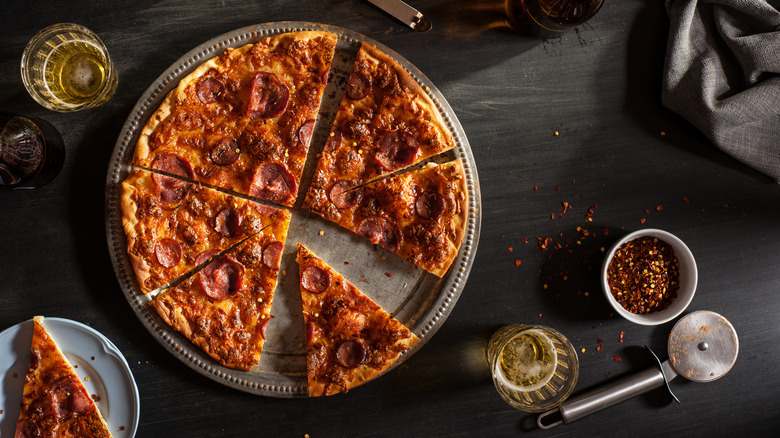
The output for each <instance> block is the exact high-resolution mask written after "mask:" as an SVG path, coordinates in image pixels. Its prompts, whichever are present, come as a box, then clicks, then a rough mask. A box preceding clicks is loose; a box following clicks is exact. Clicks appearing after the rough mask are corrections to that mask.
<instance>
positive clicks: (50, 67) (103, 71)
mask: <svg viewBox="0 0 780 438" xmlns="http://www.w3.org/2000/svg"><path fill="white" fill-rule="evenodd" d="M22 82H24V86H25V88H27V91H28V92H29V93H30V95H31V96H32V97H33V99H35V100H36V101H37V102H38V103H40V104H41V105H43V106H45V107H46V108H48V109H50V110H54V111H59V112H70V111H78V110H82V109H85V108H92V107H96V106H100V105H102V104H104V103H105V102H106V101H108V99H109V98H110V97H111V96H112V95H113V94H114V90H116V82H117V71H116V67H115V66H114V64H113V63H112V62H111V58H110V57H109V56H108V50H106V46H105V45H104V44H103V42H102V41H101V40H100V38H98V36H97V35H95V34H94V33H93V32H92V31H91V30H89V29H87V28H86V27H84V26H80V25H78V24H71V23H60V24H54V25H51V26H49V27H47V28H45V29H43V30H41V31H40V32H38V33H37V34H36V35H35V36H34V37H33V38H32V39H31V40H30V42H29V43H28V44H27V47H26V48H25V49H24V53H23V54H22Z"/></svg>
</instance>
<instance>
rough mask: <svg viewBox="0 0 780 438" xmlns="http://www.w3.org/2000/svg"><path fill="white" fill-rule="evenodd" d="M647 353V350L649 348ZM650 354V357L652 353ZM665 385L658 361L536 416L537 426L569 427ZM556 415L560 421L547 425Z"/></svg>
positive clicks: (542, 427) (547, 427)
mask: <svg viewBox="0 0 780 438" xmlns="http://www.w3.org/2000/svg"><path fill="white" fill-rule="evenodd" d="M648 350H650V349H649V348H648ZM650 352H651V353H652V351H650ZM653 356H654V357H655V359H656V361H658V357H657V356H655V354H653ZM675 376H676V374H673V375H671V376H668V377H669V379H668V380H671V379H672V378H674V377H675ZM664 385H666V386H667V388H668V385H667V376H666V375H665V374H664V366H663V365H661V362H660V361H658V367H653V368H649V369H646V370H644V371H641V372H639V373H636V374H632V375H629V376H626V377H623V378H620V379H618V380H615V381H613V382H610V383H608V384H606V385H603V386H601V387H599V388H596V389H594V390H592V391H590V392H587V393H585V394H581V395H578V396H576V397H572V398H570V399H568V400H566V401H565V402H563V403H562V404H561V405H560V406H558V407H556V408H553V409H551V410H549V411H547V412H544V413H542V414H541V415H539V417H538V418H537V420H536V424H537V425H538V426H539V428H541V429H551V428H553V427H555V426H558V425H559V424H561V423H566V424H569V423H571V422H573V421H576V420H579V419H580V418H583V417H587V416H588V415H590V414H594V413H596V412H599V411H601V410H603V409H606V408H608V407H610V406H614V405H616V404H618V403H620V402H623V401H626V400H628V399H630V398H633V397H636V396H638V395H641V394H644V393H646V392H648V391H651V390H653V389H655V388H658V387H662V386H664ZM670 392H671V391H670ZM672 396H674V394H672ZM675 400H676V397H675ZM556 412H559V413H560V417H561V419H560V420H558V421H555V422H553V423H550V424H548V423H547V422H546V420H547V417H548V416H551V415H553V414H555V413H556Z"/></svg>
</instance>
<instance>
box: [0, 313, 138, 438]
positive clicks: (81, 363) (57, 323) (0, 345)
mask: <svg viewBox="0 0 780 438" xmlns="http://www.w3.org/2000/svg"><path fill="white" fill-rule="evenodd" d="M43 324H44V325H45V326H46V330H47V331H48V332H49V333H50V334H51V336H52V338H54V341H55V342H56V343H57V345H58V346H59V347H60V349H61V350H62V352H63V353H65V356H66V357H67V358H68V360H69V361H70V363H71V364H72V365H73V366H74V367H76V373H78V374H79V377H81V381H82V382H83V383H84V386H85V387H86V388H87V392H88V393H89V394H90V395H92V394H94V395H96V396H97V397H99V401H98V402H97V405H98V408H99V409H100V412H101V414H103V418H104V419H105V420H106V423H107V424H108V428H109V430H110V431H111V434H112V435H113V436H114V437H115V438H132V437H134V436H135V431H136V429H138V418H139V414H140V399H139V397H138V387H137V386H136V385H135V380H134V379H133V374H132V372H130V367H128V366H127V361H126V360H125V358H124V356H122V353H120V352H119V349H117V348H116V346H115V345H114V344H113V343H111V341H109V340H108V339H107V338H106V337H105V336H103V335H102V334H100V333H99V332H97V331H96V330H95V329H93V328H91V327H88V326H86V325H84V324H82V323H80V322H76V321H71V320H69V319H63V318H45V319H44V321H43ZM32 333H33V321H32V319H30V320H28V321H25V322H21V323H19V324H16V325H15V326H13V327H10V328H8V329H6V330H5V331H3V332H2V333H0V382H2V384H1V385H0V412H2V414H0V437H6V436H7V437H12V436H14V431H15V429H16V420H17V419H18V418H19V403H20V401H21V400H22V389H23V388H24V377H25V375H26V374H27V366H28V364H29V362H30V342H31V340H32ZM86 377H89V381H86V379H85V378H86Z"/></svg>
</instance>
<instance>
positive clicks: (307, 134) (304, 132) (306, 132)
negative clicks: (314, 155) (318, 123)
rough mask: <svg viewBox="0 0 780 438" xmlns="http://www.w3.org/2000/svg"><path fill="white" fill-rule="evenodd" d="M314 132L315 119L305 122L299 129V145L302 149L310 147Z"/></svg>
mask: <svg viewBox="0 0 780 438" xmlns="http://www.w3.org/2000/svg"><path fill="white" fill-rule="evenodd" d="M312 132H314V119H309V120H307V121H305V122H303V124H302V125H301V127H300V128H298V143H300V145H301V147H304V148H305V147H307V146H309V142H310V141H311V134H312Z"/></svg>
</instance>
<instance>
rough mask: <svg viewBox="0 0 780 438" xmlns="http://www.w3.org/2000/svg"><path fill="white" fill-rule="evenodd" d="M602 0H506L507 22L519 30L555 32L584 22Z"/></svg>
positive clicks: (540, 32)
mask: <svg viewBox="0 0 780 438" xmlns="http://www.w3.org/2000/svg"><path fill="white" fill-rule="evenodd" d="M603 4H604V0H506V1H505V3H504V8H505V10H506V15H507V22H508V23H509V26H510V27H512V28H513V29H515V30H517V31H518V32H520V33H523V34H526V35H532V36H545V37H549V36H555V35H560V34H562V33H563V32H564V31H566V30H568V29H574V28H575V27H577V26H579V25H581V24H583V23H585V22H586V21H588V20H590V19H591V18H593V16H594V15H596V13H597V12H598V11H599V9H601V6H602V5H603Z"/></svg>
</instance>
